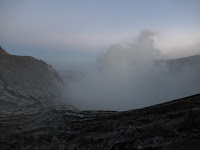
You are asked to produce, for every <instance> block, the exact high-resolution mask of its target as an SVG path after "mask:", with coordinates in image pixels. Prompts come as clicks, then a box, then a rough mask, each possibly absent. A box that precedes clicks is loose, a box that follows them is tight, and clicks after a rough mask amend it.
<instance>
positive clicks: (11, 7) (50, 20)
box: [0, 0, 200, 63]
mask: <svg viewBox="0 0 200 150" xmlns="http://www.w3.org/2000/svg"><path fill="white" fill-rule="evenodd" d="M199 14H200V0H42V1H41V0H17V1H16V0H0V45H1V46H2V47H3V48H4V49H5V50H7V51H8V52H9V53H11V54H19V55H31V56H34V57H36V58H38V59H43V60H46V61H47V62H49V63H62V62H66V63H67V62H69V63H70V62H88V61H91V60H94V59H95V57H96V55H98V54H99V53H101V52H104V51H105V50H106V49H108V47H110V46H111V45H113V44H116V43H128V42H130V41H131V40H132V39H133V38H134V37H135V36H136V35H138V34H139V32H140V31H142V30H144V29H149V30H151V31H153V32H156V33H157V36H156V37H155V45H156V47H158V48H159V49H161V51H162V52H163V53H169V54H170V53H174V54H176V53H178V51H180V50H183V51H185V52H186V51H187V54H188V55H191V53H190V52H189V50H190V51H192V50H194V51H195V50H196V49H197V48H199V46H200V30H199V27H200V15H199ZM176 56H177V57H178V54H177V55H176Z"/></svg>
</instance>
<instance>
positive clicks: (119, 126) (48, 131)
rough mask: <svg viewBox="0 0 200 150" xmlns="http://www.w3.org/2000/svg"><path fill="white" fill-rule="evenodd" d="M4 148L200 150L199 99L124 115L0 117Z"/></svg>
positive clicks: (56, 112) (30, 112)
mask: <svg viewBox="0 0 200 150" xmlns="http://www.w3.org/2000/svg"><path fill="white" fill-rule="evenodd" d="M14 111H15V112H14ZM13 112H14V113H13ZM0 148H1V149H17V150H18V149H19V150H25V149H27V150H29V149H34V150H35V149H37V150H55V149H57V150H66V149H68V150H88V149H89V150H100V149H102V150H124V149H127V150H159V149H161V150H175V149H176V150H177V149H178V150H179V149H180V150H199V148H200V95H199V94H198V95H194V96H191V97H186V98H183V99H179V100H175V101H171V102H167V103H163V104H159V105H155V106H152V107H147V108H143V109H137V110H131V111H125V112H114V111H113V112H112V111H75V110H69V109H65V108H60V109H38V110H37V109H30V108H29V109H28V108H27V110H25V109H24V110H23V111H21V110H20V109H15V110H12V112H10V114H9V112H7V113H6V115H5V114H4V115H2V114H1V118H0Z"/></svg>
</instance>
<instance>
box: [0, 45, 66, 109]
mask: <svg viewBox="0 0 200 150" xmlns="http://www.w3.org/2000/svg"><path fill="white" fill-rule="evenodd" d="M62 83H63V81H62V79H61V78H60V76H59V75H58V73H57V72H56V71H55V70H54V69H53V68H52V67H51V66H50V65H48V64H47V63H45V62H44V61H42V60H37V59H35V58H33V57H30V56H17V55H11V54H9V53H7V52H6V51H5V50H4V49H2V48H1V47H0V102H1V103H7V104H8V103H10V104H14V105H17V106H27V105H32V104H36V103H37V104H42V105H43V106H47V105H50V104H51V103H52V102H55V101H56V100H57V98H58V97H59V88H60V86H61V85H62Z"/></svg>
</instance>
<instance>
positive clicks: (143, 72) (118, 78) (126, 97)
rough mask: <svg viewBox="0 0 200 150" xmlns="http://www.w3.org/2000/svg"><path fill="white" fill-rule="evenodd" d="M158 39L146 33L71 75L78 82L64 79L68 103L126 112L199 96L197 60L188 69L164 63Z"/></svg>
mask: <svg viewBox="0 0 200 150" xmlns="http://www.w3.org/2000/svg"><path fill="white" fill-rule="evenodd" d="M155 35H156V33H154V32H152V31H150V30H145V31H142V32H141V33H140V34H139V36H138V37H137V38H136V39H135V40H134V41H133V42H132V43H130V44H126V45H122V44H116V45H113V46H111V47H110V48H109V49H108V50H107V51H106V53H104V54H103V55H101V56H99V57H98V58H97V59H96V62H95V63H94V64H90V65H88V66H87V67H86V68H84V70H82V71H81V72H79V71H78V72H71V77H74V78H76V79H75V80H73V79H72V78H70V80H69V77H68V78H65V77H64V80H66V88H65V89H63V93H64V94H63V97H64V98H63V99H64V100H65V102H66V103H67V104H72V105H74V106H75V107H77V108H78V109H84V110H89V109H90V110H91V109H92V110H118V111H122V110H130V109H136V108H141V107H146V106H150V105H154V104H158V103H162V102H166V101H169V100H173V99H176V98H181V97H184V96H188V95H192V94H196V93H199V90H200V85H199V84H198V78H199V77H198V76H199V72H198V71H197V69H196V68H195V67H194V65H193V64H190V63H191V62H192V61H190V59H192V60H193V58H188V60H189V61H188V64H186V65H185V64H182V62H181V60H176V61H173V60H166V61H164V60H163V61H161V60H160V59H161V58H163V57H164V56H163V54H162V53H161V51H160V50H159V49H156V48H155V46H154V40H153V37H154V36H155ZM174 62H175V63H174ZM191 66H193V67H191ZM197 67H198V66H197ZM68 75H69V72H68Z"/></svg>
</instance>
